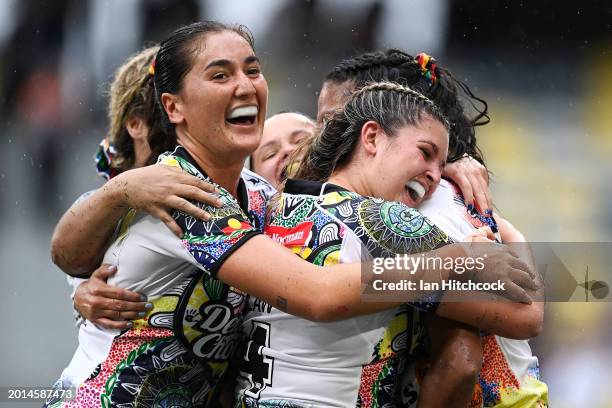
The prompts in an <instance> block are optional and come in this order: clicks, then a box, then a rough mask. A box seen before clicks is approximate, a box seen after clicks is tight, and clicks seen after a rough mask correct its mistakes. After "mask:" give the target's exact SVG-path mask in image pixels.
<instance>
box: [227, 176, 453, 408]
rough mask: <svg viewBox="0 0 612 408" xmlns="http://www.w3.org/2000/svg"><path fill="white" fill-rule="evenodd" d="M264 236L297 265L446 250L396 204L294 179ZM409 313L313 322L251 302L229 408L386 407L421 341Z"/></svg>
mask: <svg viewBox="0 0 612 408" xmlns="http://www.w3.org/2000/svg"><path fill="white" fill-rule="evenodd" d="M265 232H266V234H267V235H269V236H270V237H272V238H273V239H274V240H276V241H278V242H280V243H282V244H283V245H285V246H286V247H287V248H290V249H291V250H292V251H293V252H294V253H295V254H297V255H299V256H300V257H302V258H303V259H305V260H307V261H309V262H312V263H314V264H316V265H325V266H326V265H334V264H337V263H346V262H360V261H363V260H371V259H372V257H386V256H395V254H398V253H400V254H401V253H416V252H423V251H428V250H431V249H434V248H438V247H440V246H443V245H445V244H447V243H448V242H449V239H448V236H447V235H446V234H445V233H444V232H442V231H441V230H440V229H438V228H437V227H436V226H434V225H432V224H431V223H430V222H429V221H428V220H427V219H425V218H424V217H422V216H421V215H420V214H419V213H418V212H417V211H416V210H413V209H411V208H408V207H406V206H405V205H403V204H400V203H397V202H388V201H383V200H380V199H373V198H367V197H362V196H360V195H358V194H356V193H353V192H349V191H346V190H344V189H342V188H340V187H338V186H334V185H331V184H325V185H322V184H320V183H315V182H307V181H298V180H289V181H288V182H287V186H286V188H285V193H283V194H282V196H281V199H280V203H279V205H278V207H277V208H275V209H274V210H273V211H272V213H271V216H270V220H269V223H268V224H267V225H266V229H265ZM418 306H420V307H421V308H423V309H429V308H431V307H432V306H433V304H432V303H428V302H421V303H419V304H418ZM412 310H413V308H411V307H408V306H404V307H400V308H396V309H392V310H389V311H385V312H382V313H375V314H370V315H366V316H360V317H357V318H352V319H348V320H344V321H339V322H332V323H315V322H310V321H307V320H304V319H300V318H297V317H294V316H291V315H289V314H286V313H284V312H282V311H280V310H278V309H276V308H274V307H272V306H270V305H268V304H267V303H265V302H262V301H261V300H258V299H253V298H251V299H250V300H249V312H248V314H247V317H246V319H245V323H244V325H243V328H244V332H245V335H246V336H248V342H247V343H245V350H244V352H243V355H242V362H241V369H240V371H241V372H240V376H239V380H238V383H239V384H238V387H237V396H236V398H237V401H236V406H237V407H238V406H243V407H306V406H307V407H315V406H316V407H332V406H334V407H347V406H355V407H377V406H378V407H382V406H386V405H387V404H392V403H393V398H394V390H395V382H396V379H397V373H398V371H399V370H400V368H401V367H400V365H401V364H402V363H403V355H404V354H405V353H406V352H411V351H414V350H415V349H416V348H418V347H419V346H420V344H419V343H418V341H417V340H419V341H420V339H421V338H422V336H421V334H422V333H421V325H420V324H418V322H414V321H413V319H412Z"/></svg>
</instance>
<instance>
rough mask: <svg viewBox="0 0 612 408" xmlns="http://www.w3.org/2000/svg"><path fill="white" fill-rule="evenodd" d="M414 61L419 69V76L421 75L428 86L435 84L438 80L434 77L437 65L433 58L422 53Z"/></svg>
mask: <svg viewBox="0 0 612 408" xmlns="http://www.w3.org/2000/svg"><path fill="white" fill-rule="evenodd" d="M416 61H417V63H418V64H419V66H420V67H421V74H422V75H423V77H424V78H425V80H426V81H427V83H428V84H429V86H432V85H433V84H435V83H436V81H437V80H438V77H437V76H436V68H437V65H436V60H435V58H434V57H432V56H431V55H429V54H426V53H424V52H422V53H420V54H418V55H417V56H416Z"/></svg>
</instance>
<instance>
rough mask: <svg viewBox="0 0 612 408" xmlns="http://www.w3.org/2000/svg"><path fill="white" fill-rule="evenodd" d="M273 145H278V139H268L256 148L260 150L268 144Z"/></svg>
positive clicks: (268, 145)
mask: <svg viewBox="0 0 612 408" xmlns="http://www.w3.org/2000/svg"><path fill="white" fill-rule="evenodd" d="M274 145H278V141H276V140H270V141H269V142H266V143H264V144H263V145H261V146H259V147H258V148H257V150H259V151H262V150H263V149H265V148H267V147H270V146H274Z"/></svg>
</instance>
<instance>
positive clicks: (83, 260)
mask: <svg viewBox="0 0 612 408" xmlns="http://www.w3.org/2000/svg"><path fill="white" fill-rule="evenodd" d="M120 186H121V180H120V179H119V176H118V177H117V178H115V179H113V180H110V181H109V182H108V183H106V184H105V185H104V186H103V187H101V188H100V189H99V190H98V191H96V192H95V193H93V194H92V195H91V196H90V197H88V198H87V199H85V200H83V201H81V202H78V203H75V204H74V205H73V206H72V207H70V209H68V211H66V213H65V214H64V215H63V216H62V218H61V219H60V221H59V223H58V224H57V226H56V228H55V231H54V233H53V238H52V240H51V258H52V260H53V262H54V263H55V264H56V265H57V266H58V267H59V268H60V269H62V270H63V271H64V272H66V273H68V274H69V275H72V276H79V275H83V274H86V273H88V272H90V271H92V270H93V269H95V268H96V267H97V266H98V265H99V263H100V260H101V258H102V254H103V253H104V250H105V249H106V246H107V245H108V242H109V240H110V238H111V236H112V234H113V231H114V229H115V227H116V225H117V223H118V221H119V220H120V219H121V217H123V216H124V215H125V214H126V212H127V211H128V207H127V206H126V205H125V204H124V201H123V200H122V197H121V192H120Z"/></svg>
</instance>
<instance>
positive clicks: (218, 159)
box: [178, 136, 246, 197]
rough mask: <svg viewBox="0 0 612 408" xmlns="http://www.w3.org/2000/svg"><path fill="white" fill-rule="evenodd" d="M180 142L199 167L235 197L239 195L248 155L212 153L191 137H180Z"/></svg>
mask: <svg viewBox="0 0 612 408" xmlns="http://www.w3.org/2000/svg"><path fill="white" fill-rule="evenodd" d="M178 142H179V144H180V145H182V146H183V147H184V148H185V149H186V150H187V151H188V152H189V154H190V155H191V157H193V159H194V160H195V162H196V164H197V165H198V167H200V168H201V169H202V170H204V172H205V173H206V174H207V175H208V177H210V178H211V180H213V181H214V182H215V183H217V184H219V185H220V186H221V187H223V188H224V189H226V190H227V191H228V192H229V193H230V194H231V195H233V196H234V197H237V196H238V181H239V180H240V174H241V173H242V168H243V167H244V161H245V159H246V157H238V158H236V157H234V158H229V157H227V155H223V154H218V155H215V154H212V152H210V151H208V150H207V149H206V148H205V147H204V146H202V144H200V143H197V142H194V141H193V140H192V139H191V138H182V137H180V136H179V137H178Z"/></svg>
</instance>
